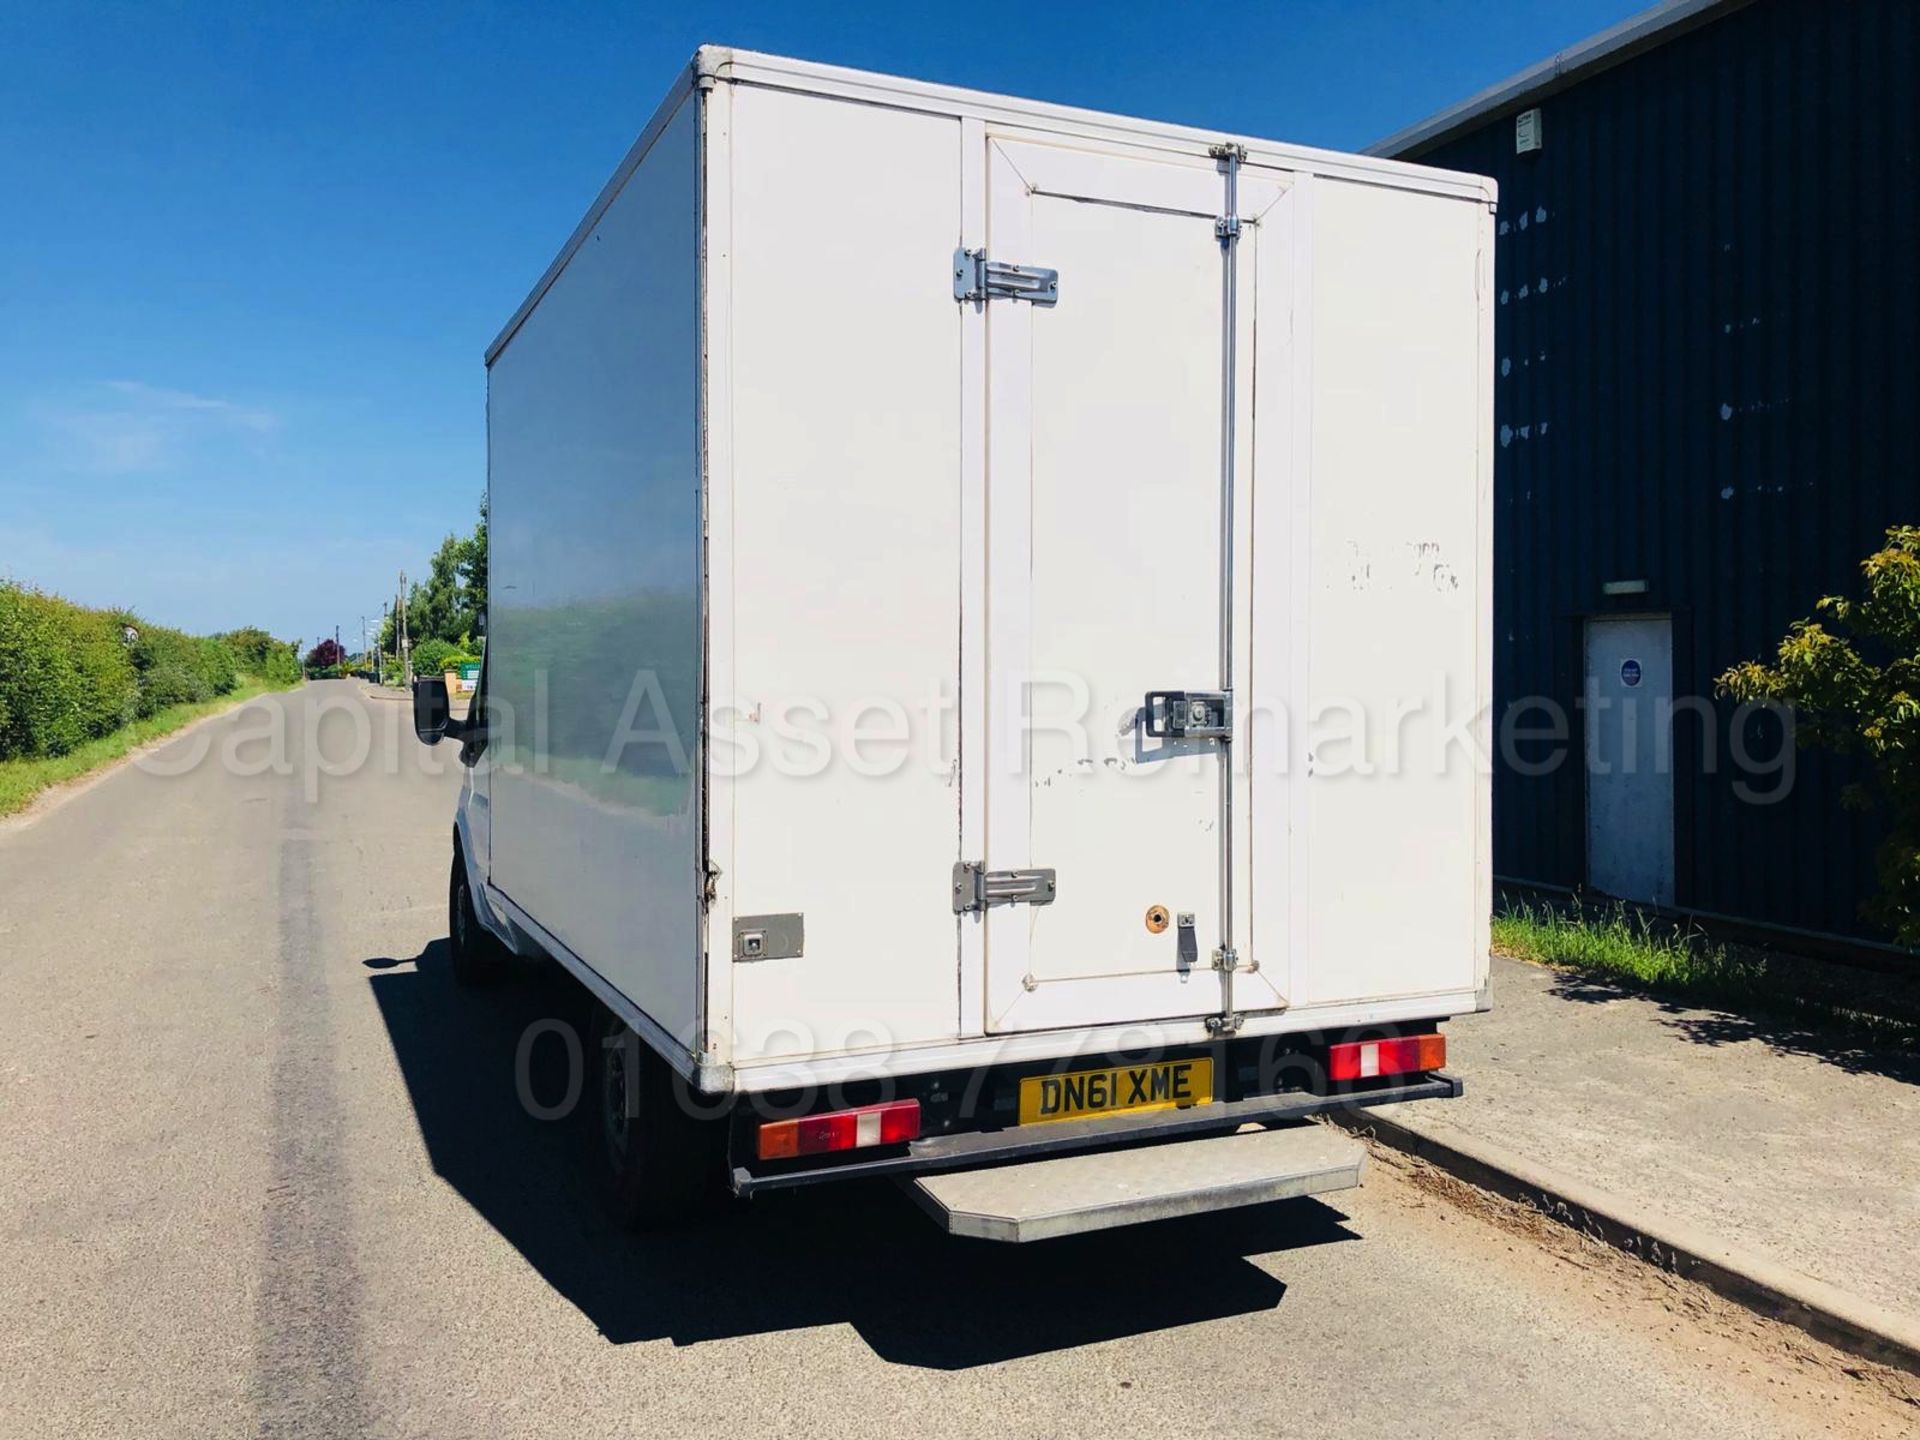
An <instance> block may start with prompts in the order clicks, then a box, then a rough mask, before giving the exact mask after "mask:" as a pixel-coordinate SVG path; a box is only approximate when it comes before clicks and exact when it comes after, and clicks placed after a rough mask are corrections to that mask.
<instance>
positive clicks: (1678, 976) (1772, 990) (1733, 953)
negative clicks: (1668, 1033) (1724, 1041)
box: [1493, 901, 1920, 1052]
mask: <svg viewBox="0 0 1920 1440" xmlns="http://www.w3.org/2000/svg"><path fill="white" fill-rule="evenodd" d="M1493 947H1494V949H1495V950H1496V951H1497V952H1499V953H1500V954H1502V955H1506V956H1510V957H1511V958H1513V959H1515V960H1527V961H1531V962H1533V963H1534V964H1536V965H1547V966H1551V967H1553V968H1555V969H1561V970H1571V971H1576V972H1578V973H1580V974H1583V975H1591V976H1595V977H1598V978H1601V979H1604V980H1609V981H1612V982H1614V983H1615V984H1617V985H1620V986H1621V987H1623V988H1625V989H1630V990H1638V991H1642V992H1645V993H1647V994H1650V995H1656V996H1660V997H1662V998H1665V999H1671V1000H1681V1001H1686V1002H1689V1003H1691V1004H1695V1005H1701V1006H1707V1007H1711V1008H1715V1009H1721V1010H1730V1011H1734V1012H1737V1013H1741V1014H1748V1015H1770V1016H1776V1017H1779V1018H1782V1019H1790V1020H1792V1021H1793V1022H1794V1023H1796V1024H1801V1025H1808V1026H1813V1027H1817V1028H1819V1029H1822V1030H1827V1031H1835V1032H1841V1033H1844V1034H1846V1035H1848V1036H1849V1037H1851V1038H1853V1039H1855V1040H1858V1041H1860V1042H1861V1043H1864V1044H1868V1045H1872V1046H1874V1047H1876V1048H1886V1049H1891V1050H1898V1051H1906V1052H1920V982H1916V980H1915V979H1913V978H1909V977H1903V976H1883V975H1878V974H1874V973H1871V972H1868V971H1862V970H1855V969H1851V968H1849V967H1847V966H1844V965H1835V964H1830V963H1828V962H1824V961H1818V960H1809V959H1806V958H1805V957H1803V956H1798V955H1790V954H1786V953H1783V952H1780V951H1774V950H1761V949H1756V948H1753V947H1750V946H1732V945H1725V944H1721V943H1718V942H1716V941H1713V940H1711V939H1709V938H1708V937H1707V936H1706V935H1704V934H1702V933H1701V932H1700V931H1698V930H1695V929H1690V928H1683V927H1680V926H1676V925H1673V924H1671V923H1667V922H1662V921H1659V920H1655V919H1652V918H1650V917H1648V916H1646V915H1645V914H1642V913H1641V912H1639V911H1637V910H1633V909H1630V908H1629V907H1627V906H1625V905H1616V906H1614V907H1612V908H1611V909H1607V910H1600V911H1594V910H1587V909H1580V908H1577V907H1555V906H1552V905H1544V904H1542V905H1534V904H1529V903H1526V902H1524V901H1521V902H1515V903H1513V904H1510V905H1507V906H1504V907H1503V908H1502V909H1501V910H1499V911H1498V912H1496V914H1495V915H1494V917H1493Z"/></svg>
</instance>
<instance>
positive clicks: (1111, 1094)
mask: <svg viewBox="0 0 1920 1440" xmlns="http://www.w3.org/2000/svg"><path fill="white" fill-rule="evenodd" d="M1212 1102H1213V1061H1211V1060H1207V1059H1197V1060H1161V1061H1157V1062H1156V1063H1154V1064H1151V1065H1116V1066H1114V1067H1112V1068H1111V1069H1107V1070H1076V1071H1074V1072H1073V1073H1072V1074H1071V1075H1031V1076H1028V1077H1027V1078H1026V1079H1025V1080H1022V1081H1021V1082H1020V1123H1021V1124H1022V1125H1034V1124H1039V1123H1041V1122H1043V1121H1047V1120H1077V1119H1079V1118H1080V1117H1081V1116H1083V1115H1117V1114H1120V1113H1121V1112H1123V1111H1141V1110H1185V1109H1186V1108H1187V1107H1188V1106H1190V1105H1209V1104H1211V1103H1212Z"/></svg>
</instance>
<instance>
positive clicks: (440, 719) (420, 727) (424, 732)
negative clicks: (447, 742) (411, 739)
mask: <svg viewBox="0 0 1920 1440" xmlns="http://www.w3.org/2000/svg"><path fill="white" fill-rule="evenodd" d="M452 713H453V712H452V708H451V707H450V706H449V704H448V702H447V682H446V679H445V677H443V676H440V675H423V676H420V677H418V678H416V679H415V680H414V682H413V733H414V734H415V735H416V736H417V737H418V738H419V740H420V743H421V744H422V745H438V744H439V743H440V742H441V740H443V739H444V738H445V737H446V733H447V720H448V718H449V717H450V716H451V714H452Z"/></svg>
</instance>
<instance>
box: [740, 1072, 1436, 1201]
mask: <svg viewBox="0 0 1920 1440" xmlns="http://www.w3.org/2000/svg"><path fill="white" fill-rule="evenodd" d="M1460 1091H1461V1084H1460V1081H1459V1080H1458V1079H1457V1078H1455V1077H1454V1076H1452V1075H1449V1074H1447V1073H1446V1071H1444V1070H1436V1071H1434V1072H1433V1073H1432V1074H1431V1075H1426V1076H1423V1077H1421V1078H1420V1079H1417V1080H1413V1081H1410V1082H1408V1083H1407V1084H1404V1085H1388V1086H1382V1087H1380V1088H1378V1089H1373V1090H1364V1091H1358V1092H1353V1093H1346V1094H1337V1095H1309V1094H1306V1093H1304V1092H1300V1091H1290V1092H1288V1093H1286V1094H1283V1095H1260V1096H1256V1097H1254V1098H1253V1099H1250V1100H1235V1101H1230V1102H1227V1103H1224V1104H1213V1105H1196V1106H1194V1107H1193V1108H1192V1109H1191V1110H1173V1111H1155V1112H1152V1113H1149V1114H1146V1115H1133V1116H1126V1115H1123V1116H1116V1117H1114V1118H1111V1119H1091V1120H1059V1121H1055V1122H1053V1123H1051V1124H1047V1125H1031V1126H1026V1127H1024V1128H1020V1127H1009V1128H1007V1129H1002V1130H987V1131H974V1132H970V1133H967V1134H961V1135H937V1136H933V1137H930V1138H928V1139H925V1140H916V1141H914V1142H913V1143H912V1144H911V1145H909V1146H908V1147H907V1153H906V1154H904V1155H892V1156H888V1157H887V1158H885V1159H881V1160H869V1161H864V1162H859V1163H854V1164H840V1165H823V1166H818V1167H816V1168H814V1169H811V1170H785V1171H781V1172H779V1173H777V1174H772V1175H755V1174H753V1173H752V1172H751V1171H749V1170H746V1169H743V1168H739V1167H736V1168H735V1169H734V1171H733V1175H732V1177H731V1178H732V1184H733V1191H734V1193H735V1194H736V1195H740V1196H743V1197H745V1196H752V1195H757V1194H760V1193H761V1192H762V1191H769V1190H790V1189H792V1188H794V1187H795V1186H798V1185H821V1184H826V1183H829V1182H831V1181H835V1180H861V1179H868V1178H871V1177H874V1176H880V1175H892V1176H900V1175H924V1174H928V1173H931V1172H934V1171H940V1170H963V1169H964V1170H972V1169H978V1168H980V1167H982V1166H986V1165H997V1164H1000V1163H1002V1162H1005V1161H1011V1160H1038V1159H1040V1158H1042V1157H1045V1156H1053V1155H1070V1154H1073V1153H1075V1152H1078V1151H1091V1150H1117V1149H1119V1148H1121V1147H1123V1146H1130V1145H1149V1144H1153V1143H1154V1142H1156V1141H1161V1140H1173V1139H1183V1140H1185V1139H1193V1138H1195V1137H1198V1136H1202V1135H1217V1134H1225V1133H1228V1132H1231V1131H1234V1130H1238V1129H1239V1128H1240V1127H1241V1126H1242V1125H1245V1124H1247V1123H1248V1122H1249V1121H1271V1120H1301V1119H1305V1118H1306V1117H1307V1116H1309V1115H1319V1114H1322V1113H1324V1112H1325V1111H1328V1110H1352V1109H1358V1108H1362V1107H1367V1106H1373V1105H1393V1104H1398V1103H1399V1102H1400V1101H1402V1100H1451V1099H1454V1098H1455V1097H1457V1096H1458V1095H1459V1094H1460Z"/></svg>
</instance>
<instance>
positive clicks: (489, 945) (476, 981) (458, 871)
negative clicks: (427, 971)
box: [447, 850, 500, 985]
mask: <svg viewBox="0 0 1920 1440" xmlns="http://www.w3.org/2000/svg"><path fill="white" fill-rule="evenodd" d="M447 946H448V949H449V950H450V951H451V953H452V959H453V979H454V983H455V984H457V985H484V984H485V983H486V982H487V981H489V980H491V979H493V978H494V976H495V975H497V974H498V973H499V971H500V942H499V941H497V940H495V939H494V938H493V936H492V935H490V934H488V933H487V928H486V926H484V925H482V924H481V923H480V915H479V912H478V911H477V910H475V909H474V905H473V887H472V885H471V884H470V883H469V882H468V880H467V862H466V859H465V857H463V856H462V855H461V854H460V852H459V851H458V850H455V851H454V853H453V874H452V875H451V876H450V877H449V878H448V881H447Z"/></svg>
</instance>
